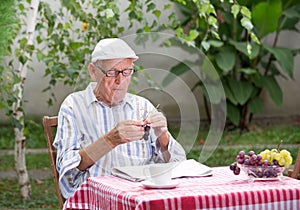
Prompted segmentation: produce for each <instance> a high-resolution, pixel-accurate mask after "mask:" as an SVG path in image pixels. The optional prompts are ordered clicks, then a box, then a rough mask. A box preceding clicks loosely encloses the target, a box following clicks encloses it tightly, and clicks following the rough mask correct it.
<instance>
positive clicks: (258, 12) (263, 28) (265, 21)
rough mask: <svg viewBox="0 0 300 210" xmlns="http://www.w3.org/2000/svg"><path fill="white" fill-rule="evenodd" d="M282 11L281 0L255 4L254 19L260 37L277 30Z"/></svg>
mask: <svg viewBox="0 0 300 210" xmlns="http://www.w3.org/2000/svg"><path fill="white" fill-rule="evenodd" d="M281 12H282V10H281V0H270V1H264V2H261V3H259V4H257V5H256V6H254V8H253V10H252V21H253V24H254V26H255V28H256V30H257V33H258V35H259V37H264V36H265V35H267V34H269V33H272V32H274V31H276V30H277V28H278V20H279V18H280V16H281Z"/></svg>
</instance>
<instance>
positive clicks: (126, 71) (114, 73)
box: [95, 65, 134, 77]
mask: <svg viewBox="0 0 300 210" xmlns="http://www.w3.org/2000/svg"><path fill="white" fill-rule="evenodd" d="M95 66H96V65H95ZM96 68H97V69H99V70H100V71H102V72H103V74H105V76H107V77H117V76H118V75H119V74H120V73H122V75H123V76H124V77H128V76H130V75H132V74H133V72H134V68H125V69H123V70H116V69H110V70H107V71H105V70H104V69H102V68H100V67H99V66H96Z"/></svg>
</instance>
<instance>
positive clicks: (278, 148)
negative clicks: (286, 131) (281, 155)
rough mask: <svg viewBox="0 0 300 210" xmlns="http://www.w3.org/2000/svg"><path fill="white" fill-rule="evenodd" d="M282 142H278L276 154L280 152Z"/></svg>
mask: <svg viewBox="0 0 300 210" xmlns="http://www.w3.org/2000/svg"><path fill="white" fill-rule="evenodd" d="M282 142H283V141H282V140H280V142H279V144H278V145H277V151H278V152H280V146H281V144H282Z"/></svg>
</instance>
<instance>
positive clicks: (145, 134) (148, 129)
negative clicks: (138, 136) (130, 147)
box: [143, 125, 151, 140]
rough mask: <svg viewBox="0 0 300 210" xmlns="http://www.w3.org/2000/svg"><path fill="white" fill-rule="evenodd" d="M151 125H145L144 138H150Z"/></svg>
mask: <svg viewBox="0 0 300 210" xmlns="http://www.w3.org/2000/svg"><path fill="white" fill-rule="evenodd" d="M150 128H151V127H150V126H149V125H144V132H145V133H144V136H143V139H145V140H148V137H149V133H150Z"/></svg>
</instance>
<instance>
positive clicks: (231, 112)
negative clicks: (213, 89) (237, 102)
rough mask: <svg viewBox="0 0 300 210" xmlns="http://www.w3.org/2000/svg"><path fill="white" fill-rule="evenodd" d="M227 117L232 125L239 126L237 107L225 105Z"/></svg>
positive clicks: (239, 117)
mask: <svg viewBox="0 0 300 210" xmlns="http://www.w3.org/2000/svg"><path fill="white" fill-rule="evenodd" d="M227 117H228V119H229V120H230V121H231V122H232V123H233V124H234V125H239V123H240V119H241V113H240V110H239V109H238V107H236V106H233V105H232V104H231V103H227Z"/></svg>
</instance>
